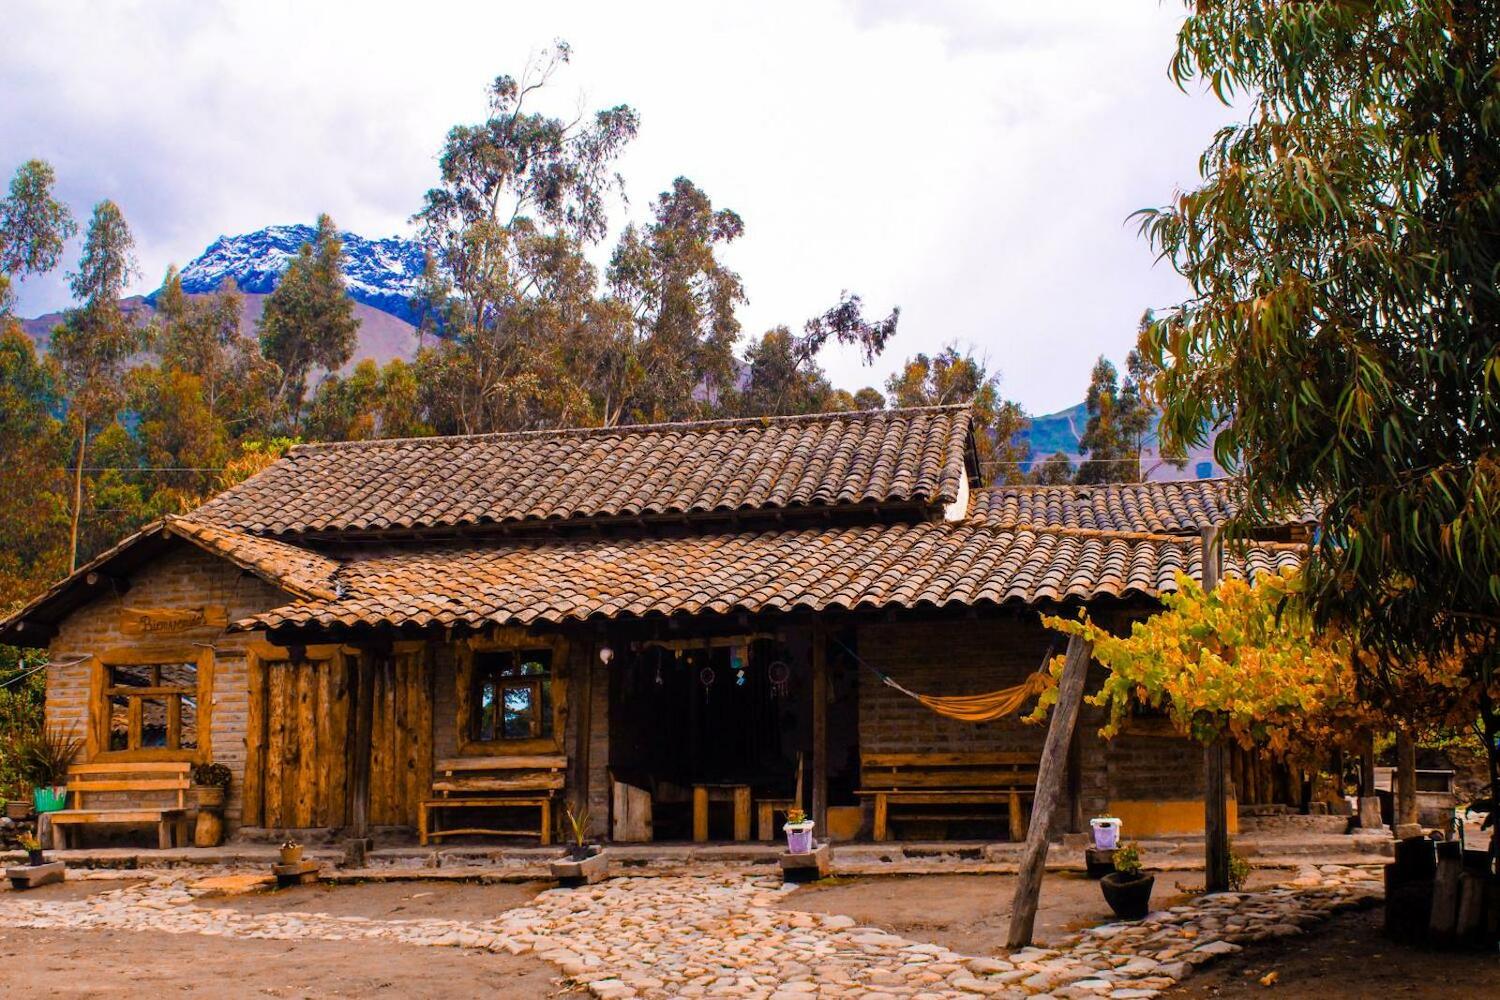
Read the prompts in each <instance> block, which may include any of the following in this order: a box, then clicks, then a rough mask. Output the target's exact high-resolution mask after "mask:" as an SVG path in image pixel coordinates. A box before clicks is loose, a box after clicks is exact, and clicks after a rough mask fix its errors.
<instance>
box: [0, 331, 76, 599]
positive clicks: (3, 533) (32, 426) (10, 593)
mask: <svg viewBox="0 0 1500 1000" xmlns="http://www.w3.org/2000/svg"><path fill="white" fill-rule="evenodd" d="M61 408H62V398H61V393H60V391H59V386H58V373H57V371H56V367H55V366H54V365H50V364H48V363H47V362H46V361H45V360H44V359H42V358H39V357H38V356H37V353H36V348H35V347H34V346H33V344H32V342H31V338H30V337H28V336H26V335H25V334H24V333H23V332H22V331H21V327H20V324H19V323H16V322H13V321H10V320H8V319H0V506H3V509H4V510H5V517H4V518H0V606H3V605H6V604H9V603H10V602H11V601H15V600H19V599H21V598H24V597H28V596H30V595H31V594H34V593H36V592H37V591H39V590H40V589H41V588H42V587H43V586H45V585H46V584H47V583H48V582H50V581H51V580H52V579H54V578H55V577H56V576H58V575H59V574H60V573H61V572H62V570H63V568H64V567H65V566H66V565H67V561H68V555H67V550H68V544H67V542H68V508H67V503H66V501H65V499H64V498H65V497H66V496H67V474H66V473H65V472H64V471H63V468H64V466H65V465H66V463H67V460H68V444H67V440H66V438H65V434H64V430H63V427H62V424H61V423H60V422H59V421H58V419H57V418H56V417H55V416H54V414H55V413H57V412H59V411H60V410H61Z"/></svg>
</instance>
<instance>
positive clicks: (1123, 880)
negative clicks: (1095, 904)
mask: <svg viewBox="0 0 1500 1000" xmlns="http://www.w3.org/2000/svg"><path fill="white" fill-rule="evenodd" d="M1155 885H1156V876H1155V875H1147V874H1145V873H1144V872H1141V873H1135V874H1126V873H1125V872H1111V873H1110V874H1108V875H1106V876H1104V877H1103V878H1101V879H1100V880H1099V887H1100V888H1101V889H1103V890H1104V901H1105V902H1106V903H1108V904H1109V908H1110V909H1111V910H1114V911H1115V916H1117V917H1119V918H1120V919H1121V920H1140V919H1141V918H1142V917H1144V916H1145V915H1146V914H1147V913H1149V912H1150V910H1151V890H1152V888H1153V887H1154V886H1155Z"/></svg>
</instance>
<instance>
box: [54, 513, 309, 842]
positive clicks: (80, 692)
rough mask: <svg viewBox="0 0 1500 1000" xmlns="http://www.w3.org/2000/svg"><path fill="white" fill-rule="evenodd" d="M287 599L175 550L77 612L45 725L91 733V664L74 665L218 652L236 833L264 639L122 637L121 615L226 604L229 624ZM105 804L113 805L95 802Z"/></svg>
mask: <svg viewBox="0 0 1500 1000" xmlns="http://www.w3.org/2000/svg"><path fill="white" fill-rule="evenodd" d="M289 599H290V598H289V597H288V595H286V594H284V593H283V592H282V591H280V590H279V589H277V588H275V587H272V586H271V585H270V584H267V583H266V582H265V581H263V580H261V579H260V578H259V577H257V576H254V575H252V574H250V573H246V572H244V571H243V570H241V569H239V568H238V567H237V566H234V565H233V564H231V563H229V562H226V561H224V560H222V559H218V558H215V557H214V556H210V555H209V554H208V553H206V552H204V551H202V550H201V549H198V548H196V547H195V546H192V545H191V544H189V543H186V542H182V543H179V545H178V547H177V548H176V549H174V550H172V551H170V552H168V553H166V554H165V555H163V556H162V557H161V558H159V559H157V560H155V561H154V562H152V563H151V564H149V565H148V566H145V567H143V568H142V569H140V570H139V571H137V572H136V573H134V574H132V576H131V578H130V589H129V590H128V591H126V593H125V594H123V595H120V596H116V595H114V594H112V593H109V592H107V591H106V592H104V594H103V595H102V596H100V597H99V598H97V599H96V600H94V601H92V602H90V603H88V604H86V605H84V606H83V607H81V608H79V609H78V610H76V611H75V612H73V614H72V615H70V616H69V617H68V618H67V619H66V620H65V621H64V622H63V623H62V625H61V627H60V629H59V630H58V634H57V636H56V637H55V638H54V639H53V640H52V643H51V644H50V646H49V649H48V652H49V655H50V658H51V659H52V660H54V661H57V662H60V663H62V664H64V665H62V666H57V667H51V668H48V670H47V721H48V723H55V724H61V725H63V726H72V727H74V728H75V730H76V732H77V733H78V735H79V736H82V734H83V733H84V732H85V731H86V729H87V726H88V714H89V705H88V690H89V665H88V663H87V662H80V663H71V664H70V663H69V661H72V660H74V659H77V658H79V657H83V656H97V655H100V654H107V653H109V652H111V651H113V650H119V649H127V648H129V649H143V650H160V651H161V653H162V655H163V658H172V659H177V658H182V659H196V658H197V655H198V647H197V646H194V645H193V643H195V642H202V643H209V644H211V645H212V646H213V647H214V690H213V723H212V729H211V739H212V752H213V758H214V760H216V761H219V762H221V763H223V764H227V765H228V766H229V769H230V771H231V772H233V774H234V780H233V781H232V782H231V784H230V786H229V799H228V802H227V803H226V807H225V819H226V821H227V824H228V826H229V828H230V829H234V828H236V827H238V826H239V820H240V810H241V802H242V800H241V795H240V791H241V788H242V787H243V785H244V777H245V749H246V748H245V725H246V716H247V713H248V710H249V687H248V682H247V677H246V673H245V649H246V647H247V646H248V645H249V644H250V643H251V642H253V641H255V640H257V639H259V638H261V636H260V635H259V633H253V634H246V633H228V632H225V631H224V630H223V629H221V628H218V627H205V628H197V629H191V630H188V631H184V632H179V633H175V634H173V635H170V636H155V637H152V636H131V635H125V634H124V633H123V632H121V631H120V613H121V611H122V610H123V609H124V608H127V607H129V608H192V607H201V606H203V605H223V606H224V607H226V608H227V609H228V613H229V620H230V621H234V620H236V619H237V618H243V617H245V616H247V615H251V614H254V613H256V612H259V611H264V610H267V609H269V608H273V607H276V606H277V605H280V604H285V603H286V602H287V601H288V600H289ZM97 801H98V802H99V803H100V804H101V805H102V804H108V800H106V799H104V798H103V797H102V796H100V797H98V798H97Z"/></svg>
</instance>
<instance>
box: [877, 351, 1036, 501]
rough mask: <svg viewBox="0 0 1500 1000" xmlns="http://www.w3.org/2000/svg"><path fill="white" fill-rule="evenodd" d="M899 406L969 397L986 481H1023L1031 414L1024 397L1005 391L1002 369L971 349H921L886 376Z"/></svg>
mask: <svg viewBox="0 0 1500 1000" xmlns="http://www.w3.org/2000/svg"><path fill="white" fill-rule="evenodd" d="M886 394H887V397H888V398H889V400H890V402H891V404H892V405H894V406H943V405H947V404H949V403H962V402H968V403H969V405H970V406H971V407H972V408H973V411H974V435H975V438H976V440H977V443H978V449H979V464H980V467H981V469H982V471H983V472H984V475H985V477H986V481H987V482H997V483H1015V482H1024V481H1025V478H1026V474H1025V473H1024V472H1023V471H1022V470H1021V463H1022V462H1024V461H1025V460H1026V458H1027V447H1026V445H1025V444H1024V443H1023V442H1022V441H1020V440H1019V436H1020V434H1021V433H1022V432H1023V431H1025V430H1026V426H1027V424H1028V420H1027V417H1026V413H1025V411H1024V410H1022V409H1021V406H1020V404H1019V403H1014V402H1012V401H1010V400H1008V399H1005V398H1003V397H1002V396H1001V395H1000V375H999V373H998V372H997V373H993V374H992V373H991V372H990V371H989V369H988V367H987V366H986V364H985V362H984V361H983V360H982V359H979V358H976V357H974V355H973V353H972V352H960V351H959V349H958V347H957V346H956V345H949V346H948V347H945V348H943V350H942V351H940V352H939V353H937V354H935V355H932V356H930V357H929V356H928V355H926V354H918V355H915V356H914V357H912V358H911V359H910V360H908V361H907V362H906V364H905V366H904V367H903V368H902V369H901V370H900V371H898V372H897V373H896V374H894V375H892V376H891V377H890V379H889V380H888V381H887V382H886Z"/></svg>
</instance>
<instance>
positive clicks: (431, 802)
mask: <svg viewBox="0 0 1500 1000" xmlns="http://www.w3.org/2000/svg"><path fill="white" fill-rule="evenodd" d="M567 766H568V758H567V757H565V756H563V755H561V754H556V755H552V754H547V755H540V756H525V757H523V756H515V757H454V758H452V759H449V760H440V761H438V765H437V773H438V779H437V780H436V781H434V782H433V783H432V796H433V797H432V798H430V799H426V800H424V801H423V802H422V808H421V811H420V812H419V813H418V819H417V837H418V840H419V841H420V842H421V843H423V844H426V843H427V842H428V841H429V840H440V839H441V838H443V837H454V836H458V835H460V834H482V835H485V836H491V837H537V838H538V839H539V840H540V841H541V843H542V844H543V845H547V844H550V843H552V802H553V799H555V798H556V797H557V793H558V792H559V791H560V790H561V789H562V787H563V782H564V780H565V779H564V772H565V771H566V769H567ZM476 809H536V810H538V811H539V814H540V815H539V819H538V825H537V827H536V828H525V829H514V830H503V829H498V828H493V827H479V826H468V827H459V828H455V829H451V830H444V829H441V827H440V825H439V823H440V820H441V819H442V813H443V812H444V811H445V810H476Z"/></svg>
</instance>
